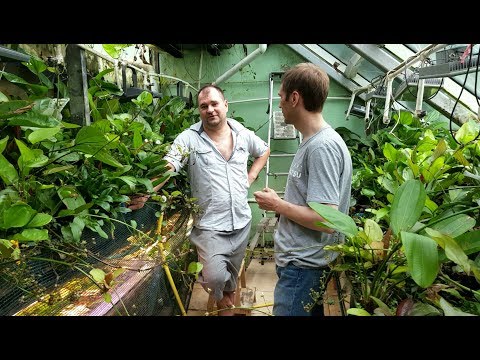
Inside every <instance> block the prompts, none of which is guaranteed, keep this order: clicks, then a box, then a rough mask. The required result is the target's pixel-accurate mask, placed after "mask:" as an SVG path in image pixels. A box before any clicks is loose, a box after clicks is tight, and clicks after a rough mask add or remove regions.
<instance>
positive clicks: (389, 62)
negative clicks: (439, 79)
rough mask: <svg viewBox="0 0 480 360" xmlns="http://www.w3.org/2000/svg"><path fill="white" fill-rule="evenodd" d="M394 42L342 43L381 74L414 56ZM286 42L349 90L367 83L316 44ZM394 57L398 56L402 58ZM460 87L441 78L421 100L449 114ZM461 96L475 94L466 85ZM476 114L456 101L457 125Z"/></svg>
mask: <svg viewBox="0 0 480 360" xmlns="http://www.w3.org/2000/svg"><path fill="white" fill-rule="evenodd" d="M394 45H395V44H382V45H381V46H380V45H378V44H345V46H347V47H348V48H350V49H351V50H353V51H354V52H355V53H357V54H359V55H360V56H361V57H362V58H363V59H365V60H367V61H369V62H370V63H371V64H373V65H374V66H376V67H377V68H379V69H380V70H382V71H384V72H385V74H386V73H387V72H389V71H390V70H391V69H394V68H396V67H397V66H399V65H400V64H401V63H402V62H403V61H405V59H407V58H409V57H411V56H415V53H414V52H413V51H412V50H410V49H409V48H408V47H406V46H405V45H403V46H404V48H405V49H404V51H402V48H399V47H398V46H394ZM397 45H400V44H397ZM432 45H434V44H432ZM287 46H289V47H290V48H291V49H293V50H294V51H296V52H297V53H298V54H299V55H301V56H302V57H303V58H305V59H306V60H308V61H310V62H312V63H314V64H317V65H319V66H320V67H322V69H324V70H325V71H326V72H327V74H328V75H329V76H330V77H331V78H332V79H333V80H335V81H336V82H338V83H339V84H340V85H341V86H343V87H344V88H346V89H347V90H349V91H350V92H352V93H356V92H358V90H359V89H361V88H362V87H365V86H368V85H369V84H370V82H369V80H367V79H366V78H364V77H363V76H362V75H361V72H360V71H358V72H357V73H356V74H355V76H354V77H353V78H352V79H349V78H347V77H346V76H345V75H344V72H345V70H346V69H347V67H348V65H350V64H347V65H345V64H344V63H343V62H342V61H341V60H340V59H338V58H337V57H335V56H334V55H332V54H331V53H330V52H327V51H326V50H325V49H323V48H322V47H321V46H320V45H317V44H287ZM392 54H394V55H392ZM398 59H402V60H403V61H402V60H398ZM406 73H407V77H408V76H411V75H412V74H413V71H411V70H409V69H408V68H407V69H406ZM347 75H348V74H347ZM460 91H461V86H460V85H459V84H458V83H456V82H455V81H453V80H452V79H449V78H444V84H443V86H442V91H439V92H438V93H437V94H436V95H435V96H434V97H433V98H432V99H425V102H426V103H427V104H429V105H430V106H431V107H432V108H434V109H436V110H437V111H439V112H440V113H441V114H442V115H444V116H446V117H450V114H451V112H452V109H453V107H454V106H455V102H456V98H457V97H458V95H459V94H460ZM465 91H467V92H465ZM447 93H448V94H450V95H451V96H449V95H448V94H447ZM365 95H366V94H365V93H359V94H358V95H357V96H358V97H359V98H361V99H362V100H363V101H365ZM461 99H462V100H464V101H465V102H466V103H470V104H473V103H474V101H476V98H475V97H474V95H473V94H471V93H470V92H469V91H468V89H464V92H463V93H462V97H461ZM410 110H411V109H410ZM476 116H477V113H476V112H475V111H474V110H472V109H471V108H470V107H468V106H466V105H464V104H463V103H462V102H461V101H459V102H458V103H457V105H456V106H455V112H454V114H453V121H454V122H456V123H457V124H459V125H461V124H463V123H464V122H466V121H468V120H469V119H471V118H472V117H476Z"/></svg>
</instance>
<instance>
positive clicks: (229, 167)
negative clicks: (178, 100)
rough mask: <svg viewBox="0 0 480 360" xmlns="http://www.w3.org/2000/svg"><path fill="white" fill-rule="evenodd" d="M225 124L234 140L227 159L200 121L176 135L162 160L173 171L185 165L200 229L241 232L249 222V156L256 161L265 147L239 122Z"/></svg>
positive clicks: (250, 215) (265, 145) (233, 121)
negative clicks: (230, 154)
mask: <svg viewBox="0 0 480 360" xmlns="http://www.w3.org/2000/svg"><path fill="white" fill-rule="evenodd" d="M227 122H228V125H229V126H230V128H231V129H232V136H233V152H232V156H231V157H230V159H228V160H225V159H224V158H223V156H222V154H221V153H220V152H219V151H218V149H217V148H216V146H215V144H214V143H213V141H212V140H211V139H210V137H209V136H208V135H207V133H206V132H205V131H203V127H202V122H201V121H199V122H197V123H195V124H193V125H192V126H191V127H190V128H188V129H187V130H185V131H183V132H182V133H181V134H179V135H178V136H177V137H176V138H175V140H174V142H173V144H172V146H171V147H170V151H169V152H168V153H167V155H166V156H165V157H164V159H165V160H167V161H169V162H170V163H171V164H172V165H173V166H174V167H175V170H176V171H179V170H180V169H181V168H182V167H183V166H185V165H186V164H187V163H188V176H189V180H190V185H191V187H192V196H193V197H195V198H197V199H198V200H197V204H198V205H199V207H200V213H198V214H196V216H195V218H194V225H195V226H196V227H197V228H199V229H207V230H217V231H232V230H237V229H242V228H243V227H245V226H246V225H247V224H248V222H249V221H250V220H251V219H252V212H251V209H250V206H249V204H248V198H247V196H248V188H249V187H250V184H249V183H248V170H247V160H248V157H249V155H252V156H253V157H255V158H257V157H260V156H262V155H263V154H265V151H267V149H268V145H267V143H266V142H265V141H263V140H262V139H261V138H260V137H258V136H257V135H255V133H254V132H253V131H251V130H249V129H247V128H246V127H244V126H243V125H242V124H240V123H239V122H238V121H236V120H234V119H230V118H227Z"/></svg>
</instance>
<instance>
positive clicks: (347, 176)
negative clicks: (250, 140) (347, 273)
mask: <svg viewBox="0 0 480 360" xmlns="http://www.w3.org/2000/svg"><path fill="white" fill-rule="evenodd" d="M351 184H352V159H351V156H350V152H349V151H348V148H347V146H346V144H345V142H344V141H343V139H342V138H341V136H340V135H339V134H338V133H337V132H336V131H335V130H334V129H332V127H330V126H329V125H328V126H326V127H324V128H322V129H321V130H320V131H319V132H318V133H316V134H315V135H313V136H312V137H311V138H309V139H307V140H306V141H304V142H302V143H301V144H300V146H299V148H298V151H297V153H296V154H295V157H294V159H293V161H292V165H291V166H290V171H289V175H288V180H287V186H286V189H285V196H284V199H285V200H286V201H288V202H290V203H292V204H295V205H301V206H308V204H307V203H308V202H311V201H313V202H318V203H324V204H334V205H337V206H338V210H340V211H342V212H343V213H345V214H348V209H349V206H350V193H351ZM343 239H344V236H343V235H342V234H340V233H337V232H335V233H333V234H327V233H324V232H322V231H315V230H311V229H308V228H306V227H304V226H302V225H299V224H297V223H296V222H294V221H291V220H289V219H288V218H286V217H284V216H280V218H279V222H278V228H277V230H276V233H275V238H274V247H275V261H276V264H277V265H278V266H286V265H287V264H288V263H292V264H294V265H296V266H299V267H303V268H314V267H322V266H326V265H328V264H329V263H330V262H331V261H333V260H334V259H335V258H336V257H337V256H338V253H336V252H332V251H326V250H323V246H325V245H330V244H334V243H339V242H342V241H343ZM319 245H320V246H319Z"/></svg>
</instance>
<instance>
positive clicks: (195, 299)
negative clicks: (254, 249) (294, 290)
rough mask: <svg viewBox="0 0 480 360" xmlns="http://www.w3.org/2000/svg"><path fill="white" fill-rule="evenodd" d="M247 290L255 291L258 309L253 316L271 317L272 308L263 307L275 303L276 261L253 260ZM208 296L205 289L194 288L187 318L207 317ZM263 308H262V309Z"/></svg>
mask: <svg viewBox="0 0 480 360" xmlns="http://www.w3.org/2000/svg"><path fill="white" fill-rule="evenodd" d="M245 275H246V285H247V288H251V289H253V291H254V293H255V302H254V303H253V304H252V305H253V306H255V307H256V308H254V309H252V311H251V314H250V315H251V316H270V315H272V306H271V305H270V306H262V305H268V304H271V303H273V289H274V287H275V283H276V282H277V275H276V274H275V261H274V260H273V259H268V260H263V265H262V262H261V261H260V260H259V259H252V260H251V261H250V264H249V265H248V267H247V269H246V270H245ZM207 302H208V294H207V292H206V291H205V290H204V289H203V287H202V286H201V285H200V284H198V283H196V284H195V285H194V287H193V292H192V298H191V299H190V304H189V307H188V311H187V316H205V315H206V313H207ZM260 306H262V307H260Z"/></svg>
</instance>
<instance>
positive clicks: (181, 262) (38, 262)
mask: <svg viewBox="0 0 480 360" xmlns="http://www.w3.org/2000/svg"><path fill="white" fill-rule="evenodd" d="M148 205H149V206H145V207H144V208H142V209H140V210H136V211H133V212H131V213H127V214H123V215H122V218H121V219H117V221H115V226H114V229H113V230H110V231H107V230H105V229H104V230H105V231H106V232H107V234H109V236H108V239H105V238H102V237H100V236H99V235H98V234H97V233H95V232H93V231H91V230H89V229H85V230H84V231H83V233H82V237H81V238H82V242H85V246H83V247H81V246H76V245H74V244H72V246H71V252H69V253H66V254H65V253H59V252H57V251H55V249H52V248H48V249H46V248H43V249H42V248H39V249H38V254H35V255H36V256H35V260H30V261H29V262H26V263H24V264H23V265H20V266H19V265H18V264H2V268H1V269H0V275H1V278H0V315H40V316H51V315H77V316H78V315H96V316H103V315H137V316H142V315H179V314H180V313H181V311H180V304H178V301H177V300H176V298H175V296H174V292H173V290H172V285H171V284H170V283H169V281H168V279H167V277H166V274H165V271H164V268H163V267H162V266H164V263H166V264H167V265H168V268H169V269H170V273H171V275H172V279H173V282H174V286H175V288H176V290H177V291H178V294H179V298H180V301H181V302H182V305H183V306H184V307H188V302H189V300H190V299H189V297H190V294H191V289H192V286H193V282H194V281H195V279H194V278H193V276H192V275H188V274H187V267H188V264H189V263H190V262H191V261H196V253H195V252H194V250H193V248H191V246H190V242H189V240H188V231H189V219H190V209H188V208H184V209H183V210H181V211H177V212H175V213H171V214H168V213H167V214H165V215H164V219H163V220H164V221H163V226H162V230H161V233H162V235H163V236H164V237H163V239H158V238H157V236H156V235H155V229H156V226H157V221H158V216H157V215H158V211H159V210H160V208H159V206H157V205H156V204H154V203H151V204H150V203H149V204H148ZM135 223H136V227H135V226H132V224H135ZM159 241H161V242H162V248H163V249H164V251H163V253H162V252H161V248H160V247H159V246H158V243H159ZM75 258H77V259H78V258H82V259H83V264H84V265H85V264H86V265H88V264H90V265H91V266H93V267H95V268H99V269H102V270H103V271H104V272H105V273H106V274H112V273H113V271H114V270H116V269H124V271H123V273H121V274H120V275H118V277H116V278H115V281H114V282H113V283H111V284H112V286H111V288H108V289H106V288H105V287H102V286H98V285H97V284H95V283H94V282H93V281H92V280H91V278H89V276H88V272H89V270H88V268H87V267H85V266H80V265H75V266H66V265H64V264H65V262H68V260H69V259H75ZM162 259H165V261H163V260H162ZM60 260H61V261H60ZM91 266H90V268H91ZM18 279H22V280H21V281H20V282H19V280H18ZM107 291H108V293H109V294H110V296H111V301H109V302H106V301H105V300H106V298H105V293H106V292H107Z"/></svg>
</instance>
